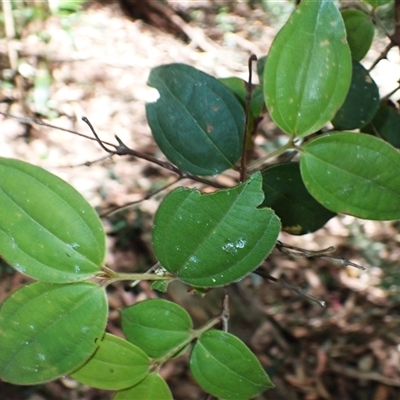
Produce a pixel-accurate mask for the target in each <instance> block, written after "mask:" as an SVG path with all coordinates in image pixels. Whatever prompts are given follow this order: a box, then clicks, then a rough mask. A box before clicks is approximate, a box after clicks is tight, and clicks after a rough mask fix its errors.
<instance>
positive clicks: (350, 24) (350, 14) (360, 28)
mask: <svg viewBox="0 0 400 400" xmlns="http://www.w3.org/2000/svg"><path fill="white" fill-rule="evenodd" d="M341 14H342V18H343V21H344V26H345V27H346V32H347V41H348V43H349V46H350V51H351V55H352V57H353V60H357V61H360V60H362V59H363V58H364V56H365V55H366V54H367V52H368V50H369V48H370V47H371V44H372V40H373V38H374V33H375V27H374V23H373V22H372V19H371V17H370V16H369V15H367V14H365V13H364V12H362V11H360V10H350V9H347V10H343V11H341Z"/></svg>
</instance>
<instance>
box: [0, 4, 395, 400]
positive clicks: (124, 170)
mask: <svg viewBox="0 0 400 400" xmlns="http://www.w3.org/2000/svg"><path fill="white" fill-rule="evenodd" d="M171 3H174V2H171ZM177 3H182V4H183V5H184V4H185V2H177ZM196 3H199V4H198V5H197V6H196V8H193V9H190V8H188V7H189V6H188V5H187V4H186V8H183V9H181V10H180V11H181V12H182V13H183V14H184V13H187V14H188V15H190V16H191V18H192V20H191V22H190V23H188V25H189V26H190V27H191V28H192V29H194V30H192V31H191V37H190V38H189V39H188V38H186V39H185V38H183V37H182V35H179V34H178V35H172V34H170V33H166V32H163V31H162V30H159V29H157V28H156V27H154V26H151V25H148V24H146V23H145V22H143V21H141V20H131V19H129V18H127V17H126V16H125V15H124V14H123V13H122V12H121V10H120V8H119V5H118V4H116V3H112V2H110V4H105V5H101V4H98V3H94V4H90V5H89V6H88V7H86V9H85V10H84V11H82V12H80V13H77V14H71V15H66V16H60V15H57V16H51V17H49V18H47V19H45V20H40V19H35V20H33V21H32V22H30V23H29V24H27V25H26V26H23V27H21V29H20V37H19V39H18V40H17V41H15V43H14V44H15V46H16V49H17V50H18V57H19V63H20V71H21V73H22V74H24V76H25V77H24V78H23V81H22V86H21V87H20V88H19V89H17V88H15V87H13V86H7V85H4V84H3V86H2V89H1V90H2V92H1V95H0V97H1V99H2V102H1V103H0V111H2V112H7V113H9V114H11V115H15V116H19V117H24V118H27V119H29V120H30V121H28V120H24V121H21V120H18V119H13V118H5V117H0V156H2V157H13V158H18V159H21V160H25V161H28V162H31V163H33V164H35V165H39V166H42V167H44V168H46V169H47V170H49V171H51V172H53V173H55V174H57V175H59V176H60V177H62V178H63V179H65V180H67V181H68V182H69V183H71V184H72V185H73V186H74V187H75V188H76V189H77V190H78V191H80V192H81V193H82V194H83V196H84V197H85V198H86V199H87V200H88V201H89V202H90V203H91V204H92V205H93V206H94V207H95V208H96V209H97V210H98V211H99V213H100V214H101V213H104V212H105V211H107V210H109V209H110V208H112V207H116V206H123V205H124V204H127V203H130V202H136V201H139V203H137V204H135V205H133V206H132V207H130V208H128V209H127V210H125V211H123V212H120V213H116V214H113V215H111V216H108V217H105V218H104V219H103V221H104V224H105V227H106V231H107V233H108V249H109V252H108V256H107V265H108V266H109V267H110V268H114V269H117V270H119V271H125V272H128V271H129V272H134V271H144V270H146V269H147V268H149V267H150V266H151V265H152V264H153V263H154V261H155V259H154V254H153V252H152V249H151V227H152V220H153V216H154V213H155V211H156V210H157V207H158V204H159V202H160V200H161V199H162V197H163V196H164V195H165V192H163V193H161V194H159V195H157V196H152V197H151V198H150V199H148V200H144V201H140V200H141V199H143V198H144V197H145V196H146V195H147V194H148V193H150V192H152V191H154V190H157V189H158V188H160V187H161V186H162V185H163V184H166V183H169V182H172V181H173V180H174V176H173V174H172V173H171V172H169V171H167V170H162V169H160V168H158V167H156V166H155V165H151V164H149V163H148V162H145V161H143V160H138V159H133V158H128V157H125V158H124V157H120V158H117V157H114V158H110V157H107V155H106V154H105V153H104V151H103V150H102V149H101V148H100V147H99V146H98V144H97V143H96V142H94V141H89V140H88V139H86V138H82V137H80V136H77V135H74V134H71V133H69V132H65V131H60V130H58V129H55V128H49V127H44V126H41V125H38V124H35V123H32V119H35V118H36V117H37V116H38V115H40V116H41V119H42V120H45V121H46V122H48V123H49V124H52V125H54V126H58V127H62V128H64V129H70V130H74V131H77V132H80V133H83V134H86V135H89V136H90V135H91V133H90V131H89V129H88V127H87V125H86V124H84V123H83V122H82V121H81V117H82V116H86V117H87V118H88V119H89V120H90V121H91V123H92V124H93V126H94V127H95V129H96V130H97V133H98V134H99V135H100V137H101V139H102V140H105V141H108V142H111V143H115V139H114V135H118V136H119V137H120V138H121V139H122V141H123V142H124V143H126V144H127V145H128V146H129V147H131V148H133V149H135V150H137V151H140V152H142V153H145V154H151V155H155V156H157V157H158V158H160V159H163V156H162V154H161V152H160V151H159V150H158V148H157V146H156V145H155V143H154V141H153V139H152V137H151V132H150V129H149V127H148V125H147V122H146V116H145V103H146V101H148V100H149V99H151V95H152V92H151V91H150V90H149V88H148V87H147V86H146V81H147V78H148V75H149V73H150V70H151V69H152V68H154V67H156V66H159V65H161V64H167V63H172V62H181V63H186V64H189V65H192V66H194V67H196V68H198V69H200V70H202V71H204V72H207V73H210V74H212V75H214V76H216V77H227V76H238V77H240V78H243V79H246V77H247V74H248V72H247V60H248V57H249V55H250V54H251V53H255V54H257V55H258V56H263V55H265V54H267V53H268V49H269V46H270V44H271V42H272V39H273V37H274V35H275V34H276V32H277V29H278V28H279V26H280V25H281V24H282V23H283V22H284V20H285V19H287V17H288V16H289V14H290V12H291V10H292V5H291V3H290V2H279V3H278V2H277V3H276V4H275V3H274V4H275V5H274V7H275V8H270V9H269V10H268V11H267V12H266V11H265V10H263V9H262V7H261V6H260V5H258V6H257V5H256V7H255V8H254V9H250V8H249V7H248V5H247V3H246V2H243V3H241V2H237V4H236V5H235V7H233V9H232V8H229V7H228V8H225V9H223V8H219V9H218V10H217V11H218V12H216V10H215V5H213V4H214V3H213V2H209V1H203V2H196ZM200 3H201V4H200ZM256 3H257V2H256ZM257 4H258V3H257ZM183 5H182V7H183ZM175 7H179V5H175ZM384 46H385V40H384V39H381V40H378V41H377V44H376V46H375V47H374V48H373V49H372V50H371V51H370V54H369V55H368V57H369V58H367V60H368V59H374V57H376V56H377V55H378V54H379V52H380V51H381V49H382V48H383V47H384ZM390 57H393V60H395V62H398V58H397V59H396V55H391V56H390ZM390 57H389V59H391V58H390ZM9 58H10V48H9V47H7V42H6V41H5V40H4V39H2V40H0V67H1V68H2V71H3V75H4V71H6V70H7V68H10V65H9V61H10V60H9ZM393 60H392V62H390V61H388V62H386V61H385V62H384V63H383V64H384V65H383V67H382V68H386V69H381V70H380V69H379V68H377V69H376V71H374V73H376V79H377V81H378V83H379V86H380V88H381V91H382V92H381V93H382V94H386V93H387V92H389V91H390V82H388V77H392V76H393V74H394V73H396V74H397V75H395V78H394V79H392V80H393V81H396V79H398V72H393V69H392V68H393ZM396 60H397V61H396ZM397 68H398V65H397ZM35 71H36V72H35ZM34 72H35V74H36V76H40V77H41V78H42V80H41V81H39V80H37V81H36V82H33V81H32V79H31V76H33V73H34ZM374 78H375V75H374ZM10 98H14V99H16V100H14V101H12V102H11V103H10V102H6V101H5V99H10ZM23 122H25V123H23ZM267 128H268V127H267ZM268 135H270V136H269V138H270V140H271V141H273V142H274V141H275V142H276V141H279V135H280V134H279V132H276V131H272V132H270V133H269V134H267V137H268ZM261 136H262V135H261ZM260 140H261V141H264V142H265V141H266V139H265V135H264V136H262V138H261V139H260ZM264 142H263V143H264ZM96 160H100V161H98V162H95V161H96ZM88 163H90V165H88ZM220 179H227V180H228V182H230V178H229V176H225V177H224V176H222V177H221V178H220ZM182 184H184V185H189V186H190V185H191V186H198V184H197V185H195V184H194V183H193V182H189V181H184V182H180V183H179V185H182ZM175 186H177V185H175ZM175 186H171V187H170V188H169V189H168V190H171V189H172V188H173V187H175ZM280 240H281V241H283V242H285V243H288V244H290V245H292V246H298V247H302V248H307V249H310V250H318V249H321V248H326V247H328V246H335V247H336V252H335V253H334V255H335V256H336V257H345V258H348V259H350V260H351V261H353V262H355V263H357V264H360V265H362V266H364V267H365V268H366V270H365V271H360V270H357V269H355V268H352V267H345V268H343V267H340V266H338V265H335V264H332V263H330V262H329V261H327V260H323V259H318V258H313V259H304V258H291V257H290V256H288V255H286V254H282V253H280V252H279V251H278V250H274V251H273V253H272V254H271V256H270V257H269V259H268V261H267V262H266V264H265V268H267V269H268V271H269V273H270V274H271V275H272V276H274V277H277V278H282V279H284V280H285V282H288V283H290V284H292V285H298V286H300V287H302V288H303V289H304V290H305V291H307V293H309V294H310V295H312V296H315V297H316V298H318V299H321V300H323V301H325V303H326V306H325V307H321V306H320V305H319V304H317V303H315V302H312V301H310V300H309V299H307V298H305V297H304V296H301V295H300V294H297V293H295V292H294V291H293V290H291V289H290V288H288V287H285V286H283V285H280V284H277V283H274V282H271V281H263V280H257V279H251V278H249V279H245V280H244V281H242V282H240V283H238V284H235V285H232V286H231V287H229V288H228V289H227V290H228V293H229V294H230V299H231V319H230V330H231V331H232V332H233V333H235V334H237V335H238V336H239V337H240V338H241V339H242V340H244V341H245V342H246V343H247V344H248V345H249V346H250V347H251V348H252V350H253V351H254V352H255V354H256V355H257V356H258V358H259V359H260V361H261V363H262V364H263V366H264V367H265V368H267V371H268V372H269V374H270V376H271V378H272V380H273V382H274V384H275V385H276V388H275V389H273V390H271V391H268V392H265V393H264V394H263V395H260V396H259V397H258V399H265V400H269V399H271V400H319V399H323V400H328V399H331V400H334V399H341V400H391V399H392V400H398V399H399V398H400V292H399V289H398V285H399V284H400V272H399V271H398V264H399V260H400V258H399V256H400V250H399V244H400V224H398V223H397V222H392V223H386V222H371V221H362V220H358V219H355V218H353V217H350V216H337V217H335V218H333V219H332V220H330V221H329V222H328V223H327V224H326V226H325V227H324V228H323V229H320V230H319V231H318V232H316V233H314V234H307V235H303V236H292V235H289V234H286V233H282V234H281V237H280ZM0 274H1V275H0V278H1V281H0V300H3V299H4V298H5V297H6V295H7V294H9V293H10V292H11V291H13V290H15V289H16V288H17V287H19V286H20V285H21V284H23V283H25V282H26V281H27V279H26V278H25V277H24V276H22V275H21V274H18V273H13V272H12V271H11V270H10V269H9V268H7V267H5V266H2V267H1V269H0ZM223 294H224V289H216V290H213V291H211V292H210V293H208V294H207V295H206V296H205V297H204V298H200V297H197V296H195V295H190V294H188V293H187V289H186V288H185V287H184V286H182V285H171V288H170V290H169V291H168V293H167V296H168V298H169V299H172V300H174V301H176V302H178V303H179V304H181V305H183V306H184V307H185V308H186V309H187V310H188V311H189V313H190V314H191V315H192V316H193V318H194V320H195V321H196V324H198V325H200V324H202V323H204V322H205V321H206V320H208V319H209V318H210V317H212V316H214V315H217V314H218V313H219V310H220V307H221V299H222V297H223ZM154 296H157V294H156V293H154V292H153V291H152V290H151V289H150V288H149V286H148V285H147V284H146V283H145V282H143V283H141V284H140V285H139V286H137V287H136V288H135V289H134V290H133V289H131V288H130V287H129V286H128V285H123V284H116V285H113V286H112V287H110V290H109V301H110V322H109V324H108V331H109V332H111V333H114V334H116V335H121V334H122V332H121V329H120V326H119V312H118V310H119V309H121V308H122V307H125V306H127V305H131V304H134V303H135V302H137V301H140V300H143V299H146V298H151V297H154ZM162 375H163V376H164V377H165V379H166V380H167V382H168V383H169V385H170V387H171V390H172V392H173V394H174V398H175V399H176V400H190V399H193V400H195V399H196V400H197V399H206V395H205V393H204V392H202V391H201V389H199V388H198V386H197V385H196V384H195V382H194V381H193V379H192V378H191V376H190V373H189V372H188V367H187V356H182V357H180V358H178V359H175V360H172V361H171V362H170V363H168V364H167V365H166V366H165V368H163V369H162ZM0 393H1V396H0V397H1V398H2V399H6V400H61V399H70V400H78V399H82V400H95V399H98V400H107V399H111V397H112V392H106V391H99V390H94V389H91V388H88V387H85V386H82V385H80V384H78V383H77V382H75V381H73V380H72V379H70V378H68V377H66V378H62V379H59V380H57V381H55V382H51V383H48V384H45V385H39V386H32V387H16V386H13V385H9V384H6V383H4V382H0Z"/></svg>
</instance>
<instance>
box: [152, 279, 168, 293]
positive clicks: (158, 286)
mask: <svg viewBox="0 0 400 400" xmlns="http://www.w3.org/2000/svg"><path fill="white" fill-rule="evenodd" d="M170 283H171V281H153V283H152V284H151V286H150V287H151V289H152V290H157V291H158V292H161V293H165V292H166V291H167V290H168V285H169V284H170Z"/></svg>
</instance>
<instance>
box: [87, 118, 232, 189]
mask: <svg viewBox="0 0 400 400" xmlns="http://www.w3.org/2000/svg"><path fill="white" fill-rule="evenodd" d="M82 121H83V122H85V123H86V124H87V125H88V126H89V128H90V130H91V131H92V133H93V135H94V137H95V140H96V141H97V143H98V144H99V145H100V147H101V148H102V149H103V150H104V151H106V152H107V153H110V154H115V155H117V156H125V155H131V156H134V157H137V158H141V159H144V160H146V161H149V162H151V163H153V164H157V165H158V166H160V167H162V168H164V169H167V170H168V171H171V172H174V173H175V174H177V175H178V176H179V177H180V179H191V180H193V181H196V182H200V183H204V184H206V185H208V186H212V187H215V188H218V189H225V188H226V186H224V185H221V184H219V183H216V182H212V181H210V180H208V179H205V178H201V177H200V176H197V175H192V174H190V173H188V172H185V171H181V170H180V169H179V168H177V167H175V165H173V164H171V163H169V162H167V161H160V160H158V159H157V158H155V157H152V156H149V155H147V154H144V153H139V152H138V151H136V150H133V149H130V148H129V147H128V146H126V145H125V143H123V142H122V140H121V139H120V138H119V137H118V136H115V139H116V141H117V142H118V145H115V144H111V143H106V142H103V141H102V140H100V138H99V136H98V135H97V133H96V131H95V130H94V128H93V126H92V124H91V123H90V122H89V120H88V119H87V118H86V117H82ZM106 145H107V146H111V147H114V149H115V150H111V149H109V148H108V147H106Z"/></svg>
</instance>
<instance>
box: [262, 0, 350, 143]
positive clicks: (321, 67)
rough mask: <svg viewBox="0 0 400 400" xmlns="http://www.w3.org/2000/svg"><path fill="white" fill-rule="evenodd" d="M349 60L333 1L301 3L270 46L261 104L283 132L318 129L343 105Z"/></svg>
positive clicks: (303, 133)
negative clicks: (263, 97) (263, 99)
mask: <svg viewBox="0 0 400 400" xmlns="http://www.w3.org/2000/svg"><path fill="white" fill-rule="evenodd" d="M350 80H351V56H350V49H349V46H348V44H347V42H346V31H345V28H344V24H343V20H342V17H341V15H340V13H339V11H338V10H337V8H336V6H335V5H334V4H333V2H332V1H331V0H303V1H302V2H301V3H300V4H299V6H297V9H296V10H295V11H294V13H293V14H292V15H291V17H290V18H289V20H288V22H287V23H286V24H285V26H284V27H283V28H282V29H281V31H280V32H279V33H278V35H277V36H276V37H275V40H274V42H273V43H272V46H271V49H270V51H269V54H268V58H267V61H266V64H265V69H264V96H265V104H266V105H267V108H268V111H269V113H270V115H271V117H272V119H273V120H274V121H275V123H276V124H277V125H278V126H279V127H280V128H281V129H282V130H284V131H285V132H287V133H289V134H294V135H297V136H306V135H308V134H311V133H313V132H316V131H318V130H319V129H320V128H322V127H323V126H324V125H325V124H326V123H327V122H328V121H330V120H331V119H332V118H333V116H334V115H335V113H336V111H337V110H338V109H339V107H340V106H341V105H342V103H343V101H344V99H345V97H346V94H347V91H348V89H349V85H350Z"/></svg>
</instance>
